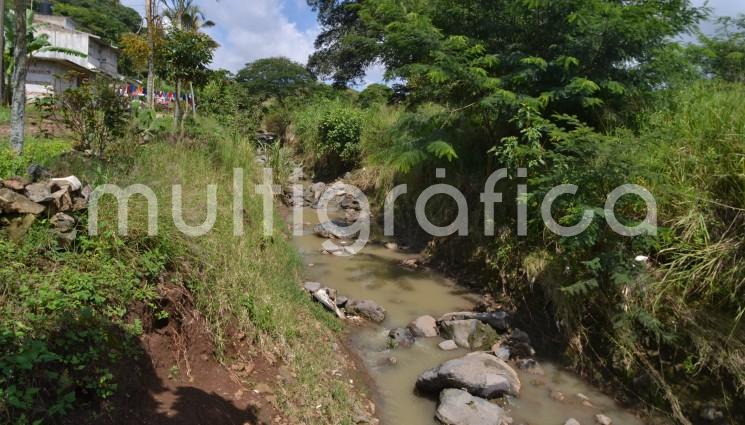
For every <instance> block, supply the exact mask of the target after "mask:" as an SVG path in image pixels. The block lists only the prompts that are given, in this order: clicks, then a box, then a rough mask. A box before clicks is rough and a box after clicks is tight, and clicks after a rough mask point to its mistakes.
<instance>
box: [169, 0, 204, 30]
mask: <svg viewBox="0 0 745 425" xmlns="http://www.w3.org/2000/svg"><path fill="white" fill-rule="evenodd" d="M161 2H162V3H163V5H164V6H165V8H166V10H165V11H164V12H163V15H164V16H165V17H166V18H168V19H169V20H170V21H171V24H172V25H174V26H175V27H177V28H179V29H183V30H191V31H199V30H201V29H202V28H210V27H213V26H215V23H214V22H212V21H210V20H208V19H207V18H206V17H205V16H204V13H203V12H202V10H201V9H200V8H199V6H197V5H196V3H195V1H194V0H161Z"/></svg>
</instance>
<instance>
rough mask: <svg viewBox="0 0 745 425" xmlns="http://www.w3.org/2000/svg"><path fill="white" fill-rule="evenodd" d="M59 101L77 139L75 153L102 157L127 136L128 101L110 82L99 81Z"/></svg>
mask: <svg viewBox="0 0 745 425" xmlns="http://www.w3.org/2000/svg"><path fill="white" fill-rule="evenodd" d="M60 101H61V105H62V108H61V109H62V118H63V122H64V123H65V125H66V126H67V128H68V129H69V130H70V131H71V132H73V134H75V136H76V142H77V143H76V145H75V148H76V149H78V150H88V149H91V150H93V152H94V153H95V154H96V155H97V156H102V155H103V154H104V152H105V150H106V148H107V147H108V146H109V145H110V144H112V143H114V142H116V141H118V140H119V138H121V137H122V136H124V134H125V131H126V129H127V118H128V117H129V114H128V111H129V101H128V100H127V98H125V97H123V96H120V95H119V94H118V93H117V91H116V89H115V87H114V85H113V84H112V82H111V81H109V80H108V79H105V78H100V77H99V78H96V79H94V80H93V81H91V82H87V83H85V84H83V85H81V86H80V87H77V88H73V89H69V90H67V91H65V92H64V93H63V94H62V97H61V99H60Z"/></svg>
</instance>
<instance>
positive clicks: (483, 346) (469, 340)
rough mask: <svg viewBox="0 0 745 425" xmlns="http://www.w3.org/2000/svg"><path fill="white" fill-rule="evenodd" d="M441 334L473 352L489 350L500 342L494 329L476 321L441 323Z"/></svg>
mask: <svg viewBox="0 0 745 425" xmlns="http://www.w3.org/2000/svg"><path fill="white" fill-rule="evenodd" d="M440 333H441V334H442V337H443V338H445V339H452V340H453V341H455V343H456V344H458V346H459V347H463V348H468V349H471V350H487V349H489V348H491V347H492V346H493V345H494V343H495V342H497V341H498V340H499V335H498V334H497V331H495V330H494V328H492V327H491V326H489V325H487V324H485V323H483V322H481V321H479V320H476V319H470V320H450V321H445V322H441V323H440Z"/></svg>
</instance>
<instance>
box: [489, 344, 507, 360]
mask: <svg viewBox="0 0 745 425" xmlns="http://www.w3.org/2000/svg"><path fill="white" fill-rule="evenodd" d="M492 352H493V353H494V355H495V356H497V357H498V358H500V359H502V360H504V361H508V360H509V359H510V349H509V347H505V346H503V345H502V344H500V343H497V344H494V346H493V347H492Z"/></svg>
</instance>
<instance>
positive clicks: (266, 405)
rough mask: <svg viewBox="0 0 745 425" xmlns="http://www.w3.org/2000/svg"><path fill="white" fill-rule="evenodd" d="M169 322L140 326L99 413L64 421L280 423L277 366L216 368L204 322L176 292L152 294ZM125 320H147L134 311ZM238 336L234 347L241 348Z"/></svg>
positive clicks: (259, 362) (142, 311) (112, 424)
mask: <svg viewBox="0 0 745 425" xmlns="http://www.w3.org/2000/svg"><path fill="white" fill-rule="evenodd" d="M160 292H161V295H162V301H161V303H162V304H165V305H163V307H164V308H165V309H166V311H168V313H169V318H168V319H162V320H152V319H151V320H146V322H148V321H149V322H151V323H144V327H145V329H146V330H147V332H146V333H145V334H144V335H143V336H142V337H141V338H140V341H139V346H140V347H139V348H140V350H139V351H140V353H139V355H137V356H134V357H133V358H130V359H127V360H125V361H124V362H123V364H121V367H120V369H119V370H118V371H117V373H116V376H117V383H118V391H117V392H116V395H115V397H114V398H113V399H112V400H110V401H109V402H107V404H106V405H105V406H103V407H102V408H101V411H100V412H97V413H95V414H93V415H92V414H91V412H78V413H77V414H75V415H72V417H70V418H69V420H68V423H75V424H96V425H99V424H101V425H130V424H131V425H135V424H137V425H216V424H219V425H246V424H251V425H254V424H256V425H259V424H261V425H263V424H283V423H287V422H286V420H285V419H283V418H282V416H281V415H280V414H279V412H278V410H277V408H276V398H275V396H274V395H273V390H272V383H273V382H275V381H276V376H277V375H278V373H279V368H278V367H276V366H273V365H271V364H269V363H268V362H267V361H265V360H263V359H252V361H251V362H250V363H240V362H239V363H237V364H234V365H232V366H231V367H230V368H227V367H225V366H224V365H222V364H220V363H219V362H218V361H217V360H216V358H215V355H214V354H215V353H214V347H213V344H212V337H211V335H209V333H208V332H207V330H206V329H207V328H206V326H205V322H204V320H203V318H201V316H200V315H199V312H198V311H196V310H194V309H193V307H192V305H191V296H190V294H189V293H188V292H187V291H186V290H185V289H184V288H183V287H180V286H176V285H169V286H163V287H161V288H160ZM135 310H139V311H135V312H133V316H137V317H145V318H148V317H151V316H149V315H148V312H147V308H145V307H144V306H139V308H136V309H135ZM245 343H246V342H245V341H242V339H241V338H240V337H238V338H236V345H241V344H245Z"/></svg>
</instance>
